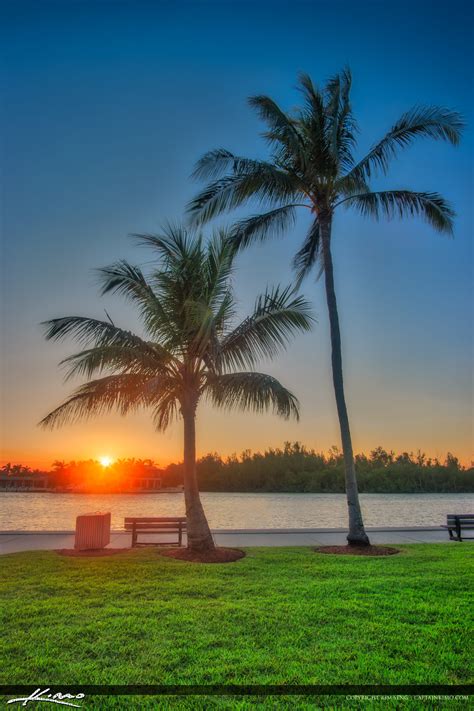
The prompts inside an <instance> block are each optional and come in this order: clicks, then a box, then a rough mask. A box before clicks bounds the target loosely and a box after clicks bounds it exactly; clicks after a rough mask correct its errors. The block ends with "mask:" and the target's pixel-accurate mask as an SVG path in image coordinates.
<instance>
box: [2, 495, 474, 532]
mask: <svg viewBox="0 0 474 711" xmlns="http://www.w3.org/2000/svg"><path fill="white" fill-rule="evenodd" d="M360 498H361V505H362V509H363V513H364V517H365V523H366V525H367V526H422V525H429V526H436V525H439V524H441V523H444V521H445V519H446V514H447V513H472V512H473V511H474V495H473V494H362V495H361V497H360ZM202 501H203V504H204V508H205V510H206V513H207V516H208V519H209V522H210V525H211V527H212V528H339V527H344V526H346V518H347V509H346V500H345V496H344V494H229V493H207V494H202ZM94 511H110V512H111V513H112V528H115V529H120V528H123V519H124V517H125V516H180V515H184V501H183V495H182V494H51V493H45V494H34V493H31V494H28V493H27V494H21V493H9V494H5V493H1V494H0V531H7V530H16V531H18V530H27V531H33V530H36V531H39V530H48V531H54V530H57V531H65V530H70V529H73V528H74V527H75V519H76V516H77V515H78V514H81V513H91V512H94Z"/></svg>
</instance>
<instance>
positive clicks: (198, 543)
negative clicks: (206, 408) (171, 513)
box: [182, 405, 215, 552]
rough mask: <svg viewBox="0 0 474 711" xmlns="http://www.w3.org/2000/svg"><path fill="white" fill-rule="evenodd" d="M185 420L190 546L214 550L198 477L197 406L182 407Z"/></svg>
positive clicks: (185, 472)
mask: <svg viewBox="0 0 474 711" xmlns="http://www.w3.org/2000/svg"><path fill="white" fill-rule="evenodd" d="M182 415H183V422H184V501H185V505H186V522H187V538H188V548H189V549H190V550H193V551H200V552H203V551H210V550H214V548H215V546H214V541H213V540H212V535H211V531H210V529H209V524H208V522H207V519H206V514H205V513H204V509H203V507H202V503H201V498H200V496H199V489H198V484H197V477H196V427H195V422H196V408H195V406H192V405H187V406H185V407H183V408H182Z"/></svg>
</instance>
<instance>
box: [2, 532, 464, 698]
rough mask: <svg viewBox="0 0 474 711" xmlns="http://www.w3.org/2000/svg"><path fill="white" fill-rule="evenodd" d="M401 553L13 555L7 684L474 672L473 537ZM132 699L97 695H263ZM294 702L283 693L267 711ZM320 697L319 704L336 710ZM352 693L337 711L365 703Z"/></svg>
mask: <svg viewBox="0 0 474 711" xmlns="http://www.w3.org/2000/svg"><path fill="white" fill-rule="evenodd" d="M401 550H402V552H401V553H400V554H399V555H396V556H389V557H383V558H364V557H349V556H332V555H331V556H330V555H323V554H316V553H314V552H313V551H312V550H311V549H310V548H280V549H270V548H266V549H247V556H246V557H245V558H244V559H242V560H240V561H238V562H236V563H231V564H225V565H199V564H190V563H184V562H180V561H175V560H173V559H170V558H164V557H161V556H160V555H159V552H158V551H157V550H156V549H141V550H136V551H132V552H130V553H125V554H123V555H122V554H121V555H117V556H111V557H106V558H87V559H84V558H83V559H78V558H67V557H62V556H59V555H57V554H56V553H54V552H46V551H42V552H31V553H18V554H14V555H7V556H1V557H0V568H1V582H0V585H1V602H2V618H3V620H2V627H1V632H0V634H1V636H2V649H3V659H2V661H1V665H0V682H1V683H2V684H13V683H18V684H20V683H25V684H26V683H31V684H38V685H47V684H51V683H54V684H56V685H57V684H60V685H63V686H64V687H65V689H66V690H67V685H68V684H72V683H75V684H81V683H82V684H180V683H183V684H217V683H236V684H246V683H248V684H344V683H348V684H430V683H433V684H456V683H460V684H465V683H472V681H473V678H474V674H473V666H472V663H473V662H472V660H473V658H474V654H473V652H474V650H473V648H472V597H471V596H472V590H473V589H474V575H473V569H474V565H473V564H474V548H473V546H472V544H469V543H462V544H454V543H452V544H432V545H428V544H423V545H412V546H401ZM121 698H122V701H121V700H117V699H107V698H102V699H99V697H96V698H95V703H94V705H93V706H89V707H90V708H95V709H97V708H124V709H125V708H177V707H178V706H179V708H184V707H186V708H193V709H196V708H212V707H213V706H215V705H218V706H219V707H220V708H252V707H254V705H255V703H256V702H255V700H253V702H252V700H251V699H250V700H248V699H247V700H245V699H243V700H241V701H240V700H237V699H234V700H232V699H223V698H222V699H218V698H216V697H214V698H211V697H206V698H207V700H206V701H205V700H203V699H202V698H201V699H199V698H198V697H194V700H193V701H192V702H191V701H190V700H189V699H187V700H186V699H177V698H175V699H169V700H166V699H162V700H161V701H160V705H158V704H157V700H156V699H155V700H150V699H148V700H146V699H143V698H142V700H141V701H137V700H135V702H136V703H137V704H138V705H136V706H134V705H133V703H134V702H133V699H132V698H129V699H126V700H123V697H121ZM122 703H123V705H121V704H122ZM268 703H269V702H263V701H262V704H263V705H265V706H267V705H268ZM295 703H296V701H295V699H290V698H286V700H285V699H278V700H275V699H274V702H272V703H270V705H269V706H268V707H269V708H277V707H278V708H283V707H286V705H288V707H292V708H293V707H296V706H295ZM308 703H309V702H308ZM339 703H341V704H342V701H341V700H339ZM374 703H376V702H374ZM454 703H455V702H450V705H449V706H446V708H448V707H449V708H455V706H454V705H453V704H454ZM318 704H319V705H318ZM318 704H316V706H315V704H314V703H313V704H312V705H310V706H308V708H309V707H311V708H315V707H316V708H318V707H321V708H323V707H325V703H324V700H322V701H321V702H318ZM347 704H348V705H347V706H344V705H341V706H339V705H337V704H336V703H335V702H333V705H332V706H331V708H346V707H347V708H359V706H357V705H356V706H352V705H351V703H350V701H347ZM31 706H33V705H32V704H31ZM297 707H298V708H304V707H305V702H303V701H301V703H298V705H297ZM365 707H366V706H364V708H365ZM373 707H374V708H375V707H376V706H373ZM378 707H379V706H377V708H378ZM388 707H389V705H388V703H387V701H385V703H384V704H383V705H381V706H380V708H388ZM400 707H401V706H400V705H399V706H397V708H400ZM465 707H466V706H465V705H464V708H465ZM54 708H56V707H54ZM84 708H87V705H86V704H85V703H84ZM410 708H411V707H410ZM413 708H421V706H413ZM433 708H438V707H437V706H434V707H433ZM439 708H445V706H440V707H439ZM460 708H461V707H460Z"/></svg>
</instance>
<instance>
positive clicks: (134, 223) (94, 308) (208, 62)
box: [0, 0, 474, 467]
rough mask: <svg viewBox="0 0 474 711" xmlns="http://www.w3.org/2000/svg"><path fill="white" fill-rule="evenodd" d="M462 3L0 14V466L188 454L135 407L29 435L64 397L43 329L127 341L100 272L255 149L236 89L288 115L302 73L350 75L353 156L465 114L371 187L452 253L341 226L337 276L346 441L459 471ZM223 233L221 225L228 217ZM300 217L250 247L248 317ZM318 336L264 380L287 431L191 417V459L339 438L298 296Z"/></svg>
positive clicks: (466, 101) (244, 298)
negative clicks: (292, 399) (296, 406)
mask: <svg viewBox="0 0 474 711" xmlns="http://www.w3.org/2000/svg"><path fill="white" fill-rule="evenodd" d="M472 8H473V3H472V2H471V1H470V0H466V1H465V2H460V1H459V0H452V1H451V2H450V3H449V5H448V6H446V4H445V3H441V2H434V1H433V0H429V1H427V2H425V1H423V0H411V2H404V1H402V2H397V3H385V2H375V1H372V2H370V1H367V0H366V1H364V0H362V1H361V2H357V3H354V2H352V0H347V1H343V0H336V1H334V2H332V3H327V2H319V1H318V0H313V1H312V2H301V1H300V0H292V2H278V1H276V0H272V2H266V1H265V2H264V1H263V0H260V1H258V0H257V1H253V2H243V1H240V2H232V1H230V2H229V1H227V2H222V0H221V2H203V1H200V0H195V1H194V2H180V1H179V0H177V1H176V2H159V1H157V2H142V1H140V0H135V1H134V2H120V1H118V2H116V1H114V0H110V1H108V0H104V1H102V2H100V1H96V2H80V1H75V0H71V1H70V2H66V1H65V0H63V2H49V1H48V0H42V2H33V3H26V2H22V0H15V1H11V2H8V1H7V2H3V3H2V16H3V17H2V23H1V26H2V30H1V32H2V35H3V37H2V46H3V60H4V61H3V63H2V64H3V70H2V95H3V101H2V112H1V124H2V131H1V134H2V137H3V141H2V143H3V145H2V156H3V159H2V178H1V181H2V206H3V207H2V225H1V227H2V246H1V249H2V252H1V257H2V259H1V265H2V266H1V269H2V274H1V277H2V286H1V353H2V366H1V377H2V381H1V400H0V406H1V431H0V437H1V447H2V453H1V455H0V458H1V462H2V463H5V462H7V461H11V462H22V463H24V464H28V465H30V466H45V467H46V466H49V465H50V464H51V462H52V461H53V460H54V459H66V460H70V459H83V458H96V457H100V456H106V455H107V456H110V457H112V458H118V457H128V456H136V457H150V458H153V459H155V460H156V461H157V462H158V463H160V464H166V463H168V462H170V461H177V460H179V459H180V458H181V456H182V454H181V453H182V430H181V425H180V424H175V425H173V426H172V427H171V428H170V429H169V430H168V431H167V432H166V433H163V434H158V433H156V432H155V431H154V430H153V426H152V423H151V418H150V417H149V415H148V414H147V413H146V412H143V413H140V414H136V415H133V416H128V417H127V418H120V417H119V416H118V415H110V416H106V417H102V418H101V419H97V420H94V421H90V422H86V423H84V422H83V423H79V424H75V425H73V426H68V427H64V428H63V429H60V430H54V431H52V432H50V431H44V430H42V429H40V428H38V427H37V423H38V421H39V420H40V419H41V417H43V416H44V415H45V414H46V413H47V412H48V411H49V410H50V409H52V408H53V407H54V406H56V405H57V404H59V402H61V401H62V400H63V399H64V398H65V397H66V395H67V394H68V393H69V392H70V390H71V383H69V384H65V383H64V382H63V372H62V371H61V370H60V369H59V368H58V362H59V361H60V360H61V358H63V357H65V356H66V355H68V354H70V353H73V352H75V351H76V350H77V346H76V345H75V344H74V343H71V342H66V343H60V344H58V343H54V342H46V341H45V340H44V338H43V334H42V329H41V326H40V323H41V321H44V320H46V319H50V318H54V317H58V316H64V315H89V316H95V317H99V318H102V317H104V309H107V311H108V312H109V313H110V314H111V316H112V318H113V320H114V321H115V322H116V323H117V324H119V325H122V326H123V327H125V328H128V329H132V330H133V329H136V330H137V331H138V332H140V325H139V323H138V320H137V317H136V315H135V314H134V313H133V311H131V309H130V307H129V306H128V305H124V304H123V302H122V301H120V299H118V298H115V297H107V298H99V296H98V287H97V278H96V275H95V274H94V269H95V268H97V267H100V266H104V265H106V264H109V263H111V262H113V261H115V260H116V259H118V258H127V259H129V260H130V261H131V262H133V263H137V264H144V263H146V261H147V259H148V258H149V257H148V255H147V254H146V252H144V250H143V248H140V247H137V246H136V245H134V244H133V241H132V240H131V239H130V237H129V234H130V233H132V232H154V231H158V230H159V228H160V225H161V224H163V222H164V221H165V220H173V221H176V220H181V219H182V218H183V216H184V210H185V206H186V203H187V202H188V200H190V199H191V197H192V196H193V195H194V194H195V193H196V191H197V190H198V189H199V188H200V187H201V186H200V185H197V184H196V183H193V182H192V181H191V180H190V177H189V176H190V174H191V172H192V168H193V165H194V163H195V161H196V160H197V159H198V158H199V157H200V155H202V153H204V152H205V151H207V150H209V149H212V148H218V147H225V148H228V149H230V150H232V151H235V152H236V153H238V154H241V155H247V156H252V157H262V158H265V157H267V155H268V153H267V148H266V146H265V144H264V142H263V140H262V139H261V137H260V132H261V131H262V125H261V124H260V123H259V121H258V118H257V117H256V115H255V114H254V113H253V112H252V110H251V109H250V108H249V106H248V105H247V97H249V96H250V95H254V94H262V93H264V94H268V95H270V96H271V97H272V98H274V99H276V100H277V101H278V102H279V103H280V104H281V106H282V107H283V108H285V109H287V110H289V109H291V108H292V107H294V106H295V105H296V104H297V103H298V100H299V95H298V92H297V90H296V88H295V87H296V82H297V75H298V72H300V71H305V72H307V73H309V74H310V75H311V76H312V78H313V80H314V81H315V83H323V82H324V81H325V80H326V79H327V78H328V77H329V76H331V75H333V74H334V73H335V72H337V71H338V70H340V69H341V68H342V67H344V66H345V65H349V66H350V67H351V69H352V73H353V92H352V102H353V108H354V112H355V114H356V116H357V119H358V122H359V126H360V134H359V148H358V155H359V156H362V155H363V154H364V152H365V151H366V150H367V149H368V148H369V147H370V146H371V145H372V143H374V142H375V141H376V140H377V139H379V138H380V137H381V136H382V135H383V134H384V133H385V132H386V131H387V130H388V129H389V128H390V126H391V125H392V124H393V123H394V122H395V121H396V120H397V118H398V117H399V116H400V114H402V113H403V112H404V111H406V110H407V109H409V108H410V107H412V106H413V105H415V104H437V105H442V106H446V107H449V108H452V109H457V110H459V111H461V112H462V114H463V115H464V117H465V119H466V121H467V124H468V126H467V129H466V131H465V135H464V138H463V140H462V143H461V146H460V147H458V148H453V147H452V146H449V145H446V144H441V143H435V142H430V141H420V142H419V143H418V144H417V145H416V146H414V147H412V148H410V149H408V150H406V151H404V152H403V153H401V154H400V157H399V158H398V159H397V160H396V161H394V162H393V163H392V166H391V169H390V172H389V174H388V176H386V177H383V178H378V179H377V180H375V181H374V183H373V185H374V187H383V186H385V187H387V188H389V187H390V188H402V187H409V188H412V189H418V190H426V191H430V190H434V191H439V192H441V193H442V194H443V195H444V196H445V197H446V198H447V199H448V200H450V201H451V202H452V204H453V206H454V208H455V210H456V212H457V218H456V224H455V235H454V239H448V238H447V237H445V236H442V235H439V234H438V233H435V232H434V231H433V230H432V229H431V228H430V227H429V226H427V225H425V224H424V223H422V222H421V221H419V220H416V219H413V220H405V221H403V222H401V221H399V220H393V221H391V222H386V221H381V222H378V223H376V222H372V221H369V220H367V219H364V218H363V217H361V216H359V215H357V214H355V213H351V212H349V211H344V212H342V213H340V214H339V215H338V216H337V218H336V221H335V225H334V232H333V250H334V255H333V256H334V262H335V281H336V289H337V294H338V304H339V310H340V321H341V330H342V339H343V358H344V370H345V385H346V397H347V402H348V409H349V415H350V419H351V426H352V434H353V442H354V448H355V450H356V451H369V450H370V449H372V448H374V447H375V446H377V445H382V446H384V447H385V448H387V449H394V450H396V451H411V450H413V451H416V450H418V449H421V450H422V451H425V452H427V453H428V454H429V455H431V456H438V457H440V458H444V456H445V454H446V452H447V451H448V450H449V451H451V452H454V453H456V454H457V455H458V456H459V457H460V458H461V460H462V461H464V462H469V461H471V460H472V459H473V452H472V441H473V371H472V362H473V358H472V357H473V298H472V296H473V293H472V277H473V258H472V257H473V255H472V227H473V215H472V206H471V205H472V194H473V176H472V159H473V137H472V126H473V120H472V119H473V116H472V114H473V111H472V109H473V106H472V66H473V64H472V59H473V57H472V49H471V47H472V45H473V39H474V38H473V36H472V27H473V23H472V19H473V18H472ZM226 220H227V222H228V223H229V224H231V221H232V216H229V217H228V218H226ZM306 227H307V222H305V218H304V216H302V217H301V218H300V220H299V221H298V223H297V225H296V227H295V228H294V229H293V230H291V232H290V233H289V234H288V235H287V236H286V237H285V238H283V239H278V240H275V241H272V242H269V243H267V244H266V245H263V246H260V245H259V246H255V247H252V248H249V250H248V251H247V252H244V253H243V254H242V255H241V256H240V257H239V260H238V265H237V266H238V268H237V273H236V278H235V284H236V292H237V296H238V299H239V309H240V311H239V315H240V316H241V317H243V316H245V314H246V313H247V312H248V311H249V309H251V308H252V306H253V302H254V300H255V297H256V296H257V295H258V294H259V293H260V292H261V291H263V290H264V289H265V286H266V285H267V284H277V283H282V284H288V283H289V282H291V279H292V273H291V268H290V263H291V258H292V255H293V254H294V252H295V251H296V249H297V248H298V246H299V245H300V243H301V242H302V240H303V237H304V233H305V229H306ZM303 291H304V293H305V295H306V296H307V297H308V298H310V299H311V301H312V302H313V304H314V310H315V313H316V316H317V320H318V323H317V325H316V326H315V327H314V329H313V331H312V332H311V333H310V334H305V335H303V336H300V337H298V338H297V340H296V341H295V342H294V344H293V345H292V346H291V348H290V349H289V350H288V352H287V353H285V354H284V355H282V356H281V357H279V358H278V359H277V360H275V361H274V362H270V363H268V362H267V363H262V365H261V370H263V371H266V372H269V373H271V374H272V375H275V376H277V377H278V378H279V379H280V380H281V381H282V382H283V384H284V385H286V386H287V387H289V388H290V389H291V390H292V391H293V392H294V393H295V394H296V395H297V396H298V397H299V399H300V402H301V420H300V422H299V423H296V422H286V421H283V420H279V419H277V418H276V417H274V416H273V415H271V414H268V415H259V416H257V415H249V414H241V413H235V414H231V415H227V414H226V415H225V416H223V415H222V412H219V411H215V410H214V411H213V410H211V409H210V408H209V407H206V406H201V407H200V408H199V411H198V427H197V435H198V443H197V447H198V453H199V454H204V453H206V452H209V451H218V452H220V453H221V454H223V455H227V454H231V453H233V452H237V453H239V452H241V451H242V450H244V449H251V450H263V449H265V448H267V447H276V446H281V445H282V444H283V442H284V441H286V440H291V441H295V440H298V441H302V442H304V443H305V444H306V445H308V446H309V447H314V448H315V449H316V450H318V451H319V450H327V449H328V448H329V447H330V446H332V445H338V444H339V433H338V423H337V418H336V410H335V403H334V395H333V392H332V382H331V372H330V346H329V332H328V323H327V314H326V308H325V302H324V294H323V284H322V282H321V281H320V282H317V283H316V281H315V279H314V278H313V277H310V278H309V279H308V280H307V281H306V283H305V285H304V289H303Z"/></svg>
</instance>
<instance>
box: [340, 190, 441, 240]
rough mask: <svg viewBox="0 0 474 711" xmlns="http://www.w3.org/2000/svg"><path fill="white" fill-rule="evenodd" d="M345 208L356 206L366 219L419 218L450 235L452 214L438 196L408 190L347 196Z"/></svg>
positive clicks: (436, 194)
mask: <svg viewBox="0 0 474 711" xmlns="http://www.w3.org/2000/svg"><path fill="white" fill-rule="evenodd" d="M341 202H344V203H345V205H346V207H349V206H352V207H355V208H356V209H357V210H359V212H361V213H362V214H363V215H365V216H367V217H374V218H375V219H379V218H380V217H381V216H382V215H384V216H385V217H387V218H388V219H391V218H393V217H405V216H407V215H408V216H411V217H414V216H419V217H421V218H422V219H424V220H425V221H426V222H427V223H428V224H430V225H431V226H432V227H434V228H435V229H436V230H438V231H439V232H446V233H448V234H451V233H452V231H453V218H454V216H455V213H454V211H453V209H452V208H451V206H450V205H449V203H448V202H447V201H446V200H445V199H444V198H443V197H441V195H439V194H438V193H422V192H413V191H411V190H383V191H379V192H370V193H362V194H361V195H353V196H352V197H348V198H346V199H345V200H343V201H341Z"/></svg>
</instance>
